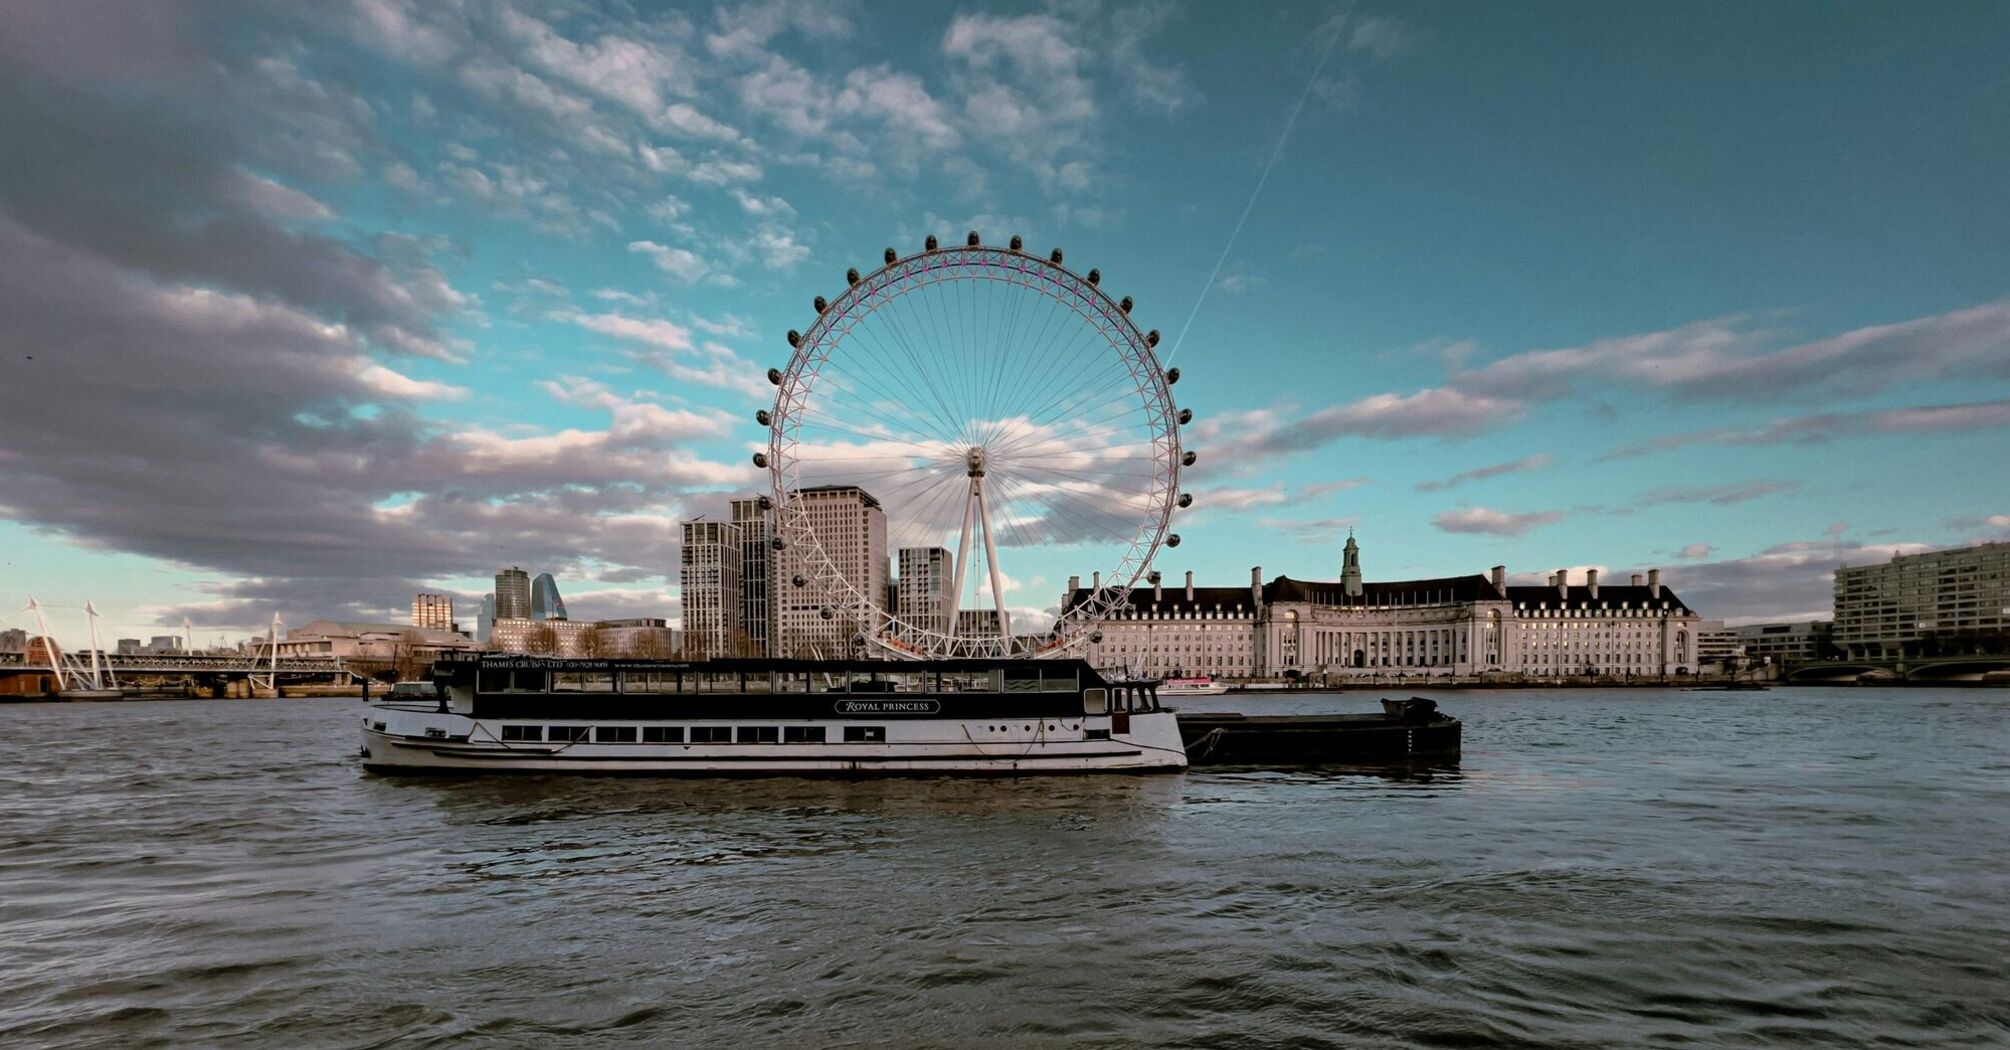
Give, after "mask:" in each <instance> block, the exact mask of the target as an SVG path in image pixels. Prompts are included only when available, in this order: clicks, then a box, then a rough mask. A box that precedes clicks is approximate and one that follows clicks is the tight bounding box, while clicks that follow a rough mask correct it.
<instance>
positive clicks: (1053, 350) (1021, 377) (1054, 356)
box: [1006, 296, 1083, 405]
mask: <svg viewBox="0 0 2010 1050" xmlns="http://www.w3.org/2000/svg"><path fill="white" fill-rule="evenodd" d="M1042 303H1043V304H1044V306H1045V313H1046V317H1045V319H1044V321H1043V323H1042V325H1041V329H1040V335H1039V336H1038V337H1036V338H1035V340H1034V341H1033V345H1035V346H1037V347H1039V348H1040V349H1039V351H1038V353H1037V354H1035V355H1034V356H1033V361H1032V363H1031V364H1030V365H1029V366H1028V367H1026V368H1023V369H1019V370H1018V371H1017V374H1015V375H1014V376H1012V377H1011V379H1010V380H1009V382H1010V383H1011V389H1010V391H1009V393H1008V395H1007V400H1006V403H1007V404H1011V405H1020V404H1024V403H1026V400H1027V399H1026V398H1025V397H1023V396H1022V392H1024V391H1026V390H1027V389H1028V386H1029V384H1038V385H1035V386H1034V387H1033V388H1034V389H1039V387H1040V386H1041V385H1044V384H1045V383H1046V382H1048V381H1049V380H1051V379H1052V378H1053V377H1054V374H1055V373H1057V372H1059V371H1062V370H1063V369H1065V367H1066V366H1067V363H1068V358H1069V353H1070V351H1071V350H1072V349H1073V348H1074V347H1075V346H1077V345H1079V344H1080V343H1081V342H1082V341H1083V333H1081V332H1079V331H1077V332H1074V333H1072V335H1073V338H1069V335H1070V333H1069V332H1068V330H1067V328H1066V327H1065V326H1066V321H1067V319H1068V318H1071V317H1078V315H1077V314H1076V313H1075V311H1074V309H1073V308H1071V307H1069V306H1068V305H1067V304H1065V303H1061V302H1058V301H1056V300H1053V299H1050V298H1047V297H1044V296H1043V297H1042ZM1057 323H1059V324H1062V325H1063V328H1062V329H1061V330H1060V331H1058V332H1057V331H1054V325H1056V324H1057Z"/></svg>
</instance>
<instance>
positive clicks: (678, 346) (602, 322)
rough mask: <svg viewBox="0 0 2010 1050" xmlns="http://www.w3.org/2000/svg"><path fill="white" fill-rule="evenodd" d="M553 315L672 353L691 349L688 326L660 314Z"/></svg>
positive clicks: (559, 318)
mask: <svg viewBox="0 0 2010 1050" xmlns="http://www.w3.org/2000/svg"><path fill="white" fill-rule="evenodd" d="M552 317H553V318H554V319H556V320H560V321H565V322H567V323H569V324H576V325H578V326H580V327H581V328H584V329H587V330H588V331H592V332H599V333H600V334H601V335H611V336H613V337H615V338H617V339H626V340H628V341H630V342H635V343H641V344H643V345H645V346H653V347H656V348H657V349H660V350H670V351H673V352H674V351H679V350H689V349H691V348H692V342H691V330H690V329H688V328H685V327H684V326H683V325H680V324H678V323H676V322H675V321H666V320H663V319H662V318H660V317H659V318H645V317H630V316H628V315H626V314H618V313H599V314H587V313H580V312H578V311H565V312H561V313H556V314H553V315H552Z"/></svg>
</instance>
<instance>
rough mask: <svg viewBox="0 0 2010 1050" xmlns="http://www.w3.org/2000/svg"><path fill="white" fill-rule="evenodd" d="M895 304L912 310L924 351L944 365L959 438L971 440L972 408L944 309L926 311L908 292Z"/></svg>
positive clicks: (897, 306)
mask: <svg viewBox="0 0 2010 1050" xmlns="http://www.w3.org/2000/svg"><path fill="white" fill-rule="evenodd" d="M937 298H939V296H938V297H937ZM893 305H894V307H896V308H899V309H902V310H905V311H906V312H907V313H908V315H909V318H910V319H911V320H912V321H913V322H914V327H915V330H916V331H917V332H919V333H921V336H922V352H923V353H924V354H925V355H926V356H928V357H930V358H932V359H934V360H935V361H937V362H938V363H939V364H940V365H941V367H942V374H943V377H944V389H945V390H946V391H947V392H948V394H947V396H948V398H949V404H950V409H951V412H952V415H953V416H954V417H955V418H956V419H957V420H958V421H959V422H958V430H957V432H956V440H957V441H958V442H960V443H962V444H966V445H967V444H969V443H970V410H969V406H968V396H967V394H966V393H965V391H964V389H963V382H962V377H961V375H959V374H958V373H959V369H958V368H957V367H956V358H955V357H954V356H952V355H951V354H950V353H949V349H950V347H951V346H952V343H951V340H950V338H949V330H948V327H947V326H946V324H945V323H944V318H943V315H942V311H941V310H940V309H939V308H938V309H931V310H929V311H927V312H925V313H924V312H923V311H921V309H920V308H919V307H917V306H916V305H915V304H914V302H913V301H912V300H911V298H910V297H908V296H901V297H898V298H896V299H894V300H893Z"/></svg>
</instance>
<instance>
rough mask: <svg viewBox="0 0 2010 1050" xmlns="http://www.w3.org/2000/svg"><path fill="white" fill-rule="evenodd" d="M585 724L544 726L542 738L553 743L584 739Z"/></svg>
mask: <svg viewBox="0 0 2010 1050" xmlns="http://www.w3.org/2000/svg"><path fill="white" fill-rule="evenodd" d="M587 728H588V727H586V726H546V727H545V730H544V738H545V739H546V740H550V741H552V742H554V743H573V742H576V741H580V740H585V739H586V731H587Z"/></svg>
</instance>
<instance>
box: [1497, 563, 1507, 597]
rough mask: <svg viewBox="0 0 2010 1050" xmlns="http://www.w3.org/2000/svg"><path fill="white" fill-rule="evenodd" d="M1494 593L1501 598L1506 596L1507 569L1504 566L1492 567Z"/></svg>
mask: <svg viewBox="0 0 2010 1050" xmlns="http://www.w3.org/2000/svg"><path fill="white" fill-rule="evenodd" d="M1494 593H1495V594H1498V595H1500V596H1501V597H1503V598H1505V597H1507V596H1508V567H1507V566H1505V565H1496V566H1494Z"/></svg>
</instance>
